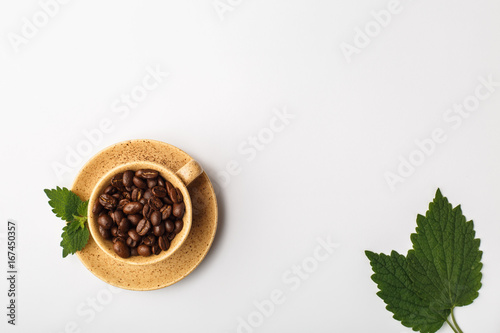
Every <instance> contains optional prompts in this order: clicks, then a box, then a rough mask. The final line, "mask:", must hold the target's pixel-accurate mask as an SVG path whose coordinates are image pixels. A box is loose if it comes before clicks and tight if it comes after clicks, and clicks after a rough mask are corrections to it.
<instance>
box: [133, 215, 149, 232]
mask: <svg viewBox="0 0 500 333" xmlns="http://www.w3.org/2000/svg"><path fill="white" fill-rule="evenodd" d="M135 230H136V231H137V233H138V234H139V235H140V236H144V235H146V234H147V233H148V232H149V230H151V222H149V221H148V220H146V219H142V220H141V221H140V222H139V224H138V225H137V228H136V229H135Z"/></svg>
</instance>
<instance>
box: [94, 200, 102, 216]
mask: <svg viewBox="0 0 500 333" xmlns="http://www.w3.org/2000/svg"><path fill="white" fill-rule="evenodd" d="M103 209H104V207H103V206H102V205H101V203H100V202H99V200H96V201H95V204H94V207H93V208H92V213H94V214H96V215H99V213H101V212H102V210H103Z"/></svg>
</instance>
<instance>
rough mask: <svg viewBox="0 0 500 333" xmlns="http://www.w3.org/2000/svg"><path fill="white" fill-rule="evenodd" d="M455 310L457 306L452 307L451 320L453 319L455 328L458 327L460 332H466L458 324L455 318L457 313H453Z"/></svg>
mask: <svg viewBox="0 0 500 333" xmlns="http://www.w3.org/2000/svg"><path fill="white" fill-rule="evenodd" d="M453 310H455V307H453V308H452V309H451V320H453V324H455V328H456V329H457V331H458V333H464V332H463V331H462V329H461V328H460V326H458V323H457V320H456V319H455V314H454V313H453Z"/></svg>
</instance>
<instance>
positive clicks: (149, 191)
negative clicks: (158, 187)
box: [144, 188, 153, 200]
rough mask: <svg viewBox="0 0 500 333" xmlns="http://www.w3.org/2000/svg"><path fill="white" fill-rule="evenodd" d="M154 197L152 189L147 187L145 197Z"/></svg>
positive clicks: (147, 198)
mask: <svg viewBox="0 0 500 333" xmlns="http://www.w3.org/2000/svg"><path fill="white" fill-rule="evenodd" d="M152 197H153V192H151V189H149V188H148V189H147V190H146V191H144V199H146V200H149V199H151V198H152Z"/></svg>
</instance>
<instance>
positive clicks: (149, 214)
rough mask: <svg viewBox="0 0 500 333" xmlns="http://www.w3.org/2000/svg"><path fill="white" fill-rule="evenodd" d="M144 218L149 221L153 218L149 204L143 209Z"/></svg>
mask: <svg viewBox="0 0 500 333" xmlns="http://www.w3.org/2000/svg"><path fill="white" fill-rule="evenodd" d="M142 216H144V217H146V218H148V219H149V217H150V216H151V207H149V204H145V205H144V207H143V208H142Z"/></svg>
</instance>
